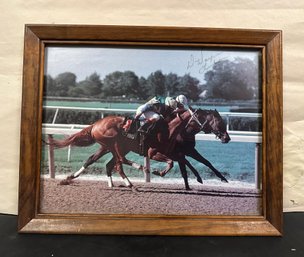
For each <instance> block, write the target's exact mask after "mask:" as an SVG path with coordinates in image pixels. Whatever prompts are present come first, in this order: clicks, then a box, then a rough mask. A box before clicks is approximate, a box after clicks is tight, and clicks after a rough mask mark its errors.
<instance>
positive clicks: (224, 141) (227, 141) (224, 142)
mask: <svg viewBox="0 0 304 257" xmlns="http://www.w3.org/2000/svg"><path fill="white" fill-rule="evenodd" d="M230 140H231V138H230V136H229V134H228V133H227V132H226V133H225V134H223V136H222V137H221V142H222V143H223V144H227V143H229V141H230Z"/></svg>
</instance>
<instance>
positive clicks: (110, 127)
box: [49, 110, 230, 189]
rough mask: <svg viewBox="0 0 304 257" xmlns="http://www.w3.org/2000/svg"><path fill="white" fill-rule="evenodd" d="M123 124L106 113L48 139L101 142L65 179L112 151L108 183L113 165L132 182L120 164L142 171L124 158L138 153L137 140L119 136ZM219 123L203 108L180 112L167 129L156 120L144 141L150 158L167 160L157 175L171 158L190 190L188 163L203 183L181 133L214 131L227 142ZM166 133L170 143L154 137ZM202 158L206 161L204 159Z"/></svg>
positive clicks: (62, 143)
mask: <svg viewBox="0 0 304 257" xmlns="http://www.w3.org/2000/svg"><path fill="white" fill-rule="evenodd" d="M217 114H218V113H217ZM123 123H124V117H113V116H109V117H106V118H104V119H102V120H99V121H97V122H96V123H94V124H93V125H91V126H89V127H87V128H85V129H83V130H82V131H80V132H79V133H76V134H74V135H72V136H70V137H69V138H67V139H65V140H62V141H57V140H52V141H51V142H49V143H51V144H53V145H54V146H56V147H65V146H68V145H75V146H88V145H91V144H93V143H96V142H97V143H99V144H100V145H101V148H100V149H99V150H98V151H97V152H96V153H95V154H94V155H92V156H90V157H89V159H88V160H87V161H86V163H85V164H84V165H83V167H82V168H81V169H80V170H79V171H77V172H76V173H74V174H73V175H71V176H69V177H68V178H67V180H66V181H65V182H69V181H70V180H71V179H73V178H76V177H78V176H79V175H80V174H81V173H82V172H83V171H84V170H85V169H86V168H87V167H88V166H89V165H91V164H92V163H94V162H95V161H97V160H98V159H99V158H100V157H101V156H103V155H104V154H106V153H108V152H111V153H112V154H113V158H112V160H111V161H110V162H109V163H107V165H106V169H107V175H108V178H109V186H113V183H112V179H111V172H112V170H113V168H115V169H116V170H117V171H118V173H119V174H120V175H121V177H122V178H123V179H124V181H125V183H126V185H127V186H131V185H132V184H131V182H130V181H129V180H128V178H127V177H126V175H125V174H124V172H123V169H122V164H127V165H131V166H133V167H135V168H139V169H141V170H143V167H142V166H141V165H138V164H136V163H134V162H131V161H129V160H127V159H126V158H125V155H126V154H127V153H128V152H130V151H133V152H137V153H138V150H139V148H138V144H137V142H135V141H134V140H131V139H129V138H126V137H124V136H123V135H122V133H121V127H122V126H123ZM222 124H223V120H222V119H221V117H220V116H219V115H214V114H212V113H211V112H204V111H203V110H197V111H196V112H193V111H188V112H185V113H183V114H181V115H180V116H179V117H177V118H175V119H173V120H172V121H171V122H169V126H168V129H169V130H166V128H167V127H166V124H164V123H163V124H162V123H161V122H160V123H157V126H158V127H157V128H155V129H154V130H153V131H154V132H155V133H154V134H153V133H152V134H151V135H149V137H148V138H147V144H148V145H149V146H150V149H149V151H148V156H149V158H151V159H153V160H157V161H162V162H167V163H168V165H167V168H166V169H165V170H164V171H162V172H159V175H161V176H164V175H165V174H166V173H167V172H168V171H169V170H170V169H171V168H172V167H173V160H172V159H174V160H176V161H178V162H179V165H180V168H181V171H182V175H183V177H184V179H185V186H186V189H189V185H188V182H187V174H186V172H185V165H187V166H188V167H189V168H190V169H191V170H192V171H193V172H194V174H195V175H196V176H197V180H198V181H199V182H202V180H201V178H200V176H199V174H198V172H197V171H196V170H195V169H194V168H193V167H192V166H191V164H190V163H189V162H188V161H187V160H186V159H185V153H183V151H184V150H185V149H184V148H183V147H182V143H183V142H188V140H187V138H184V141H183V140H182V141H181V140H180V139H179V137H181V136H183V134H184V133H186V134H187V133H188V132H189V136H190V135H191V136H192V135H195V134H196V133H198V132H199V131H201V130H204V131H205V132H207V133H209V132H214V133H215V134H217V135H218V136H219V138H221V140H222V142H225V143H226V142H228V141H229V140H230V138H229V135H228V134H227V132H226V130H225V126H222ZM166 132H167V133H168V132H170V137H171V140H170V142H171V143H170V144H168V142H165V144H162V143H161V142H159V140H157V139H156V137H159V135H161V134H162V133H166ZM175 137H176V139H175ZM187 144H188V143H187ZM188 145H190V144H188ZM186 150H187V153H189V154H191V155H190V156H191V157H193V158H196V159H198V158H197V157H196V156H195V154H194V153H195V151H196V150H195V149H194V150H195V151H190V150H189V149H186ZM196 152H197V151H196ZM197 153H198V152H197ZM168 155H169V157H168ZM171 158H172V159H171ZM199 161H200V160H199ZM204 161H206V160H205V159H204ZM207 162H208V161H207ZM204 164H206V163H204ZM210 165H211V164H210ZM211 166H212V165H211ZM212 167H213V166H212ZM213 171H214V172H215V173H216V175H218V177H220V178H221V179H222V180H223V181H227V180H226V179H225V178H224V177H223V176H222V175H221V174H220V173H219V172H218V171H217V170H216V169H214V170H213Z"/></svg>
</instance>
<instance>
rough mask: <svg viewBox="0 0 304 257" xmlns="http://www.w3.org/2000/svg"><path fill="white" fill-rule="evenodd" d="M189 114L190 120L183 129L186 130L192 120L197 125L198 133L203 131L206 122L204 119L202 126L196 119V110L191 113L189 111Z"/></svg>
mask: <svg viewBox="0 0 304 257" xmlns="http://www.w3.org/2000/svg"><path fill="white" fill-rule="evenodd" d="M189 112H190V114H191V118H190V120H189V121H188V123H187V125H186V127H185V128H187V127H188V126H189V124H190V122H191V121H192V120H193V121H195V122H196V123H197V124H198V125H199V127H200V131H201V130H203V129H204V128H205V126H206V124H207V122H208V120H207V119H206V120H205V121H204V123H203V124H202V123H201V122H200V121H199V119H198V118H197V114H196V112H197V110H195V111H194V112H193V111H192V110H191V109H189Z"/></svg>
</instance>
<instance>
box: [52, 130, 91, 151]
mask: <svg viewBox="0 0 304 257" xmlns="http://www.w3.org/2000/svg"><path fill="white" fill-rule="evenodd" d="M92 128H93V125H90V126H88V127H86V128H84V129H82V130H81V131H79V132H77V133H75V134H73V135H71V136H69V137H67V138H65V139H63V140H57V139H53V138H51V137H50V138H49V142H47V144H48V145H52V146H54V147H56V148H63V147H67V146H80V147H83V146H90V145H92V144H94V143H95V140H94V139H93V137H92V136H91V131H92Z"/></svg>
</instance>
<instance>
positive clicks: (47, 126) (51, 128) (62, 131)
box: [42, 106, 262, 188]
mask: <svg viewBox="0 0 304 257" xmlns="http://www.w3.org/2000/svg"><path fill="white" fill-rule="evenodd" d="M44 108H45V109H54V110H55V114H54V117H53V119H52V123H44V124H42V134H44V135H48V137H52V135H71V134H74V133H76V132H79V131H80V130H81V129H83V128H84V127H87V126H88V125H80V124H56V123H55V122H56V119H57V117H58V113H59V110H75V111H100V113H101V116H100V117H101V118H103V117H104V115H105V114H123V113H124V114H126V113H134V112H135V110H130V109H128V110H126V109H108V108H83V107H80V108H79V107H62V106H45V107H44ZM220 115H221V116H222V117H225V118H226V120H227V131H228V133H229V135H230V138H231V142H241V143H254V144H255V186H256V188H260V165H261V164H260V163H261V160H260V155H261V154H260V148H261V143H262V132H252V131H232V130H229V118H230V117H244V118H258V117H261V114H260V113H240V112H220ZM196 140H207V141H218V139H216V138H215V136H214V135H213V134H203V133H199V134H197V135H196ZM48 159H49V173H50V177H51V178H55V164H54V148H53V147H52V146H49V149H48ZM67 159H68V161H70V160H71V147H69V148H68V156H67ZM144 165H145V166H146V167H147V169H148V171H150V160H149V159H148V158H145V160H144ZM145 181H146V182H150V173H148V175H147V176H146V177H145Z"/></svg>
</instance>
